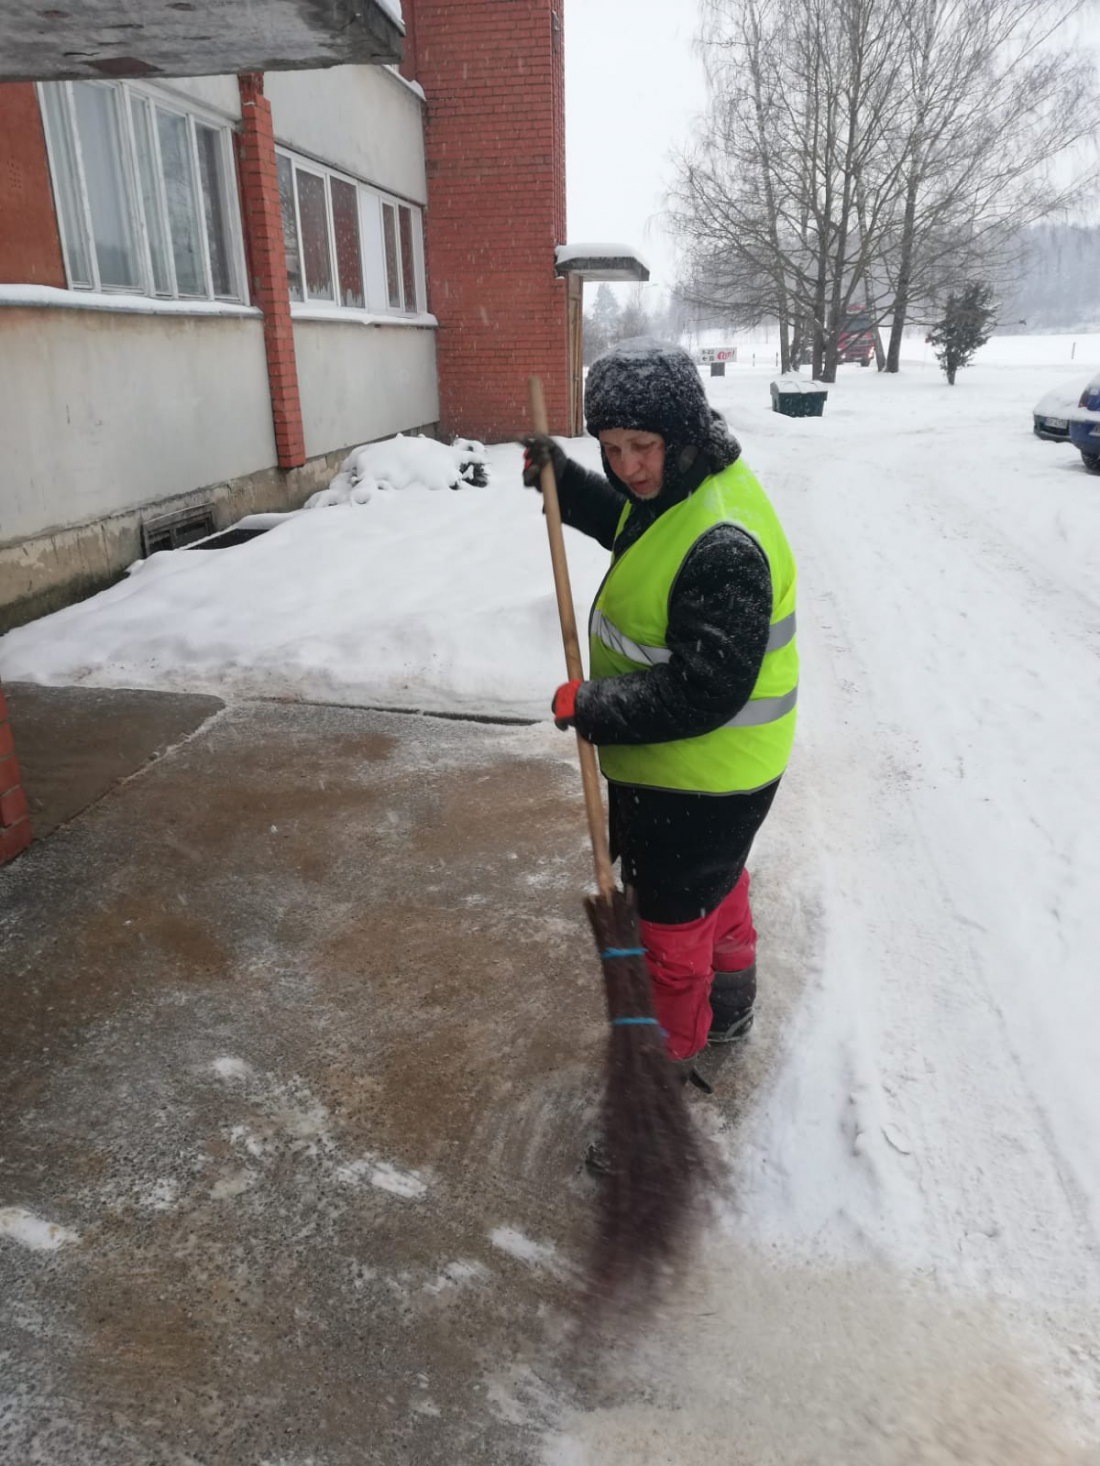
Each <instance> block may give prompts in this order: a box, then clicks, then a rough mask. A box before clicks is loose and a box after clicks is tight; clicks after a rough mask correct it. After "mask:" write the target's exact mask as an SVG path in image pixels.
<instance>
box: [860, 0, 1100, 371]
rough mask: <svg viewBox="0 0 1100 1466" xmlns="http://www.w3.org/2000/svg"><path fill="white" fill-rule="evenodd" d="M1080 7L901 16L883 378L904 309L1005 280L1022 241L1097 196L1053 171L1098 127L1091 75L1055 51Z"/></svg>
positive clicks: (922, 3) (985, 7) (1078, 180)
mask: <svg viewBox="0 0 1100 1466" xmlns="http://www.w3.org/2000/svg"><path fill="white" fill-rule="evenodd" d="M1082 3H1083V0H911V3H910V4H909V5H907V6H906V8H905V13H904V36H905V48H904V62H905V76H904V88H903V90H902V94H901V96H900V98H899V102H900V107H899V111H900V112H901V113H902V114H903V115H904V116H905V118H906V136H905V141H904V193H903V200H902V207H901V211H900V218H899V222H898V228H897V230H896V235H895V238H894V239H893V241H892V242H891V248H890V249H889V250H888V251H885V252H884V253H885V254H886V255H887V257H888V258H889V262H890V266H891V270H890V273H891V274H892V276H893V283H894V298H893V302H892V306H891V313H890V328H891V329H890V345H889V350H888V352H887V364H886V369H887V371H891V372H896V371H897V370H898V364H899V360H900V352H901V340H902V333H903V330H904V327H905V322H906V319H907V317H908V315H909V313H910V309H911V307H912V306H913V305H914V304H926V305H927V304H931V303H932V302H934V301H935V300H936V299H942V298H943V296H944V294H945V293H946V292H949V291H950V290H951V289H952V288H954V287H955V286H956V285H957V284H958V283H959V282H960V281H962V280H965V279H966V278H967V277H968V276H971V275H974V274H981V275H983V276H985V278H987V279H1001V280H1004V279H1005V278H1006V277H1009V276H1011V274H1012V273H1013V271H1014V270H1015V269H1016V268H1017V267H1018V264H1019V249H1018V241H1019V238H1020V230H1021V229H1022V228H1023V227H1024V226H1025V225H1027V224H1030V223H1033V222H1035V221H1036V220H1038V219H1042V218H1047V217H1049V216H1050V215H1052V214H1055V213H1057V212H1058V211H1060V210H1062V209H1064V208H1065V207H1066V206H1067V204H1068V203H1069V202H1070V201H1072V200H1074V199H1079V198H1080V197H1081V196H1082V194H1083V193H1084V192H1085V191H1087V190H1089V189H1092V188H1094V187H1095V185H1096V181H1097V175H1096V170H1095V167H1094V168H1092V169H1091V170H1089V173H1088V175H1086V176H1085V177H1083V178H1082V177H1073V178H1071V177H1063V178H1062V180H1061V182H1059V181H1058V180H1057V179H1056V177H1055V175H1054V174H1053V172H1052V169H1051V164H1052V163H1053V162H1054V160H1055V159H1057V158H1058V157H1059V156H1060V155H1061V154H1063V153H1065V151H1066V150H1067V149H1069V148H1071V147H1072V146H1073V145H1074V144H1075V143H1077V142H1080V141H1081V140H1082V139H1085V138H1091V137H1094V136H1095V135H1096V132H1097V128H1098V126H1100V109H1098V105H1097V93H1096V78H1095V72H1094V68H1093V66H1092V65H1091V63H1090V62H1089V61H1088V60H1087V59H1086V58H1084V57H1082V56H1079V55H1074V54H1073V53H1071V52H1070V51H1069V50H1067V49H1066V48H1065V47H1058V46H1057V45H1056V44H1055V41H1056V38H1057V37H1058V36H1059V35H1060V34H1063V33H1064V28H1065V25H1066V22H1067V21H1068V19H1069V18H1070V17H1071V16H1072V15H1073V14H1075V13H1076V12H1077V11H1078V10H1080V9H1081V8H1082Z"/></svg>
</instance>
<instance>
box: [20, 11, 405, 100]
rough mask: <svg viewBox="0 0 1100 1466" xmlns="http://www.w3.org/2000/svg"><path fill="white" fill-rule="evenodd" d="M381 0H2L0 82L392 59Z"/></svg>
mask: <svg viewBox="0 0 1100 1466" xmlns="http://www.w3.org/2000/svg"><path fill="white" fill-rule="evenodd" d="M399 13H400V12H399V11H398V10H397V8H396V4H393V3H391V0H2V3H0V81H63V80H66V79H68V78H78V77H95V78H99V79H101V80H102V78H103V77H118V76H216V75H222V74H227V73H232V72H241V71H286V70H293V69H298V68H303V67H319V66H344V65H349V64H355V65H363V64H371V63H375V64H377V63H382V62H397V61H400V60H401V48H402V38H403V36H404V27H403V26H402V24H401V21H400V19H399V18H398V17H399Z"/></svg>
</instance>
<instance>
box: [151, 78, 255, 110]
mask: <svg viewBox="0 0 1100 1466" xmlns="http://www.w3.org/2000/svg"><path fill="white" fill-rule="evenodd" d="M157 87H158V90H162V91H165V92H174V93H176V95H177V96H180V97H187V98H190V100H191V101H193V102H198V103H199V104H200V106H203V107H209V108H210V109H211V111H213V112H219V113H221V115H222V116H223V117H227V118H233V119H234V121H240V116H241V89H240V87H239V86H238V84H237V78H236V77H235V76H173V77H165V78H164V79H163V80H161V79H160V78H158V80H157Z"/></svg>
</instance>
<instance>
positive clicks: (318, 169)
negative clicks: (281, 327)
mask: <svg viewBox="0 0 1100 1466" xmlns="http://www.w3.org/2000/svg"><path fill="white" fill-rule="evenodd" d="M275 153H276V156H277V157H283V158H285V159H286V160H287V162H288V163H289V164H290V167H291V173H292V180H293V185H294V187H293V199H294V222H295V229H296V233H297V237H298V269H299V276H300V278H301V282H302V299H301V300H300V301H299V300H291V302H290V309H291V314H292V315H293V314H294V313H295V312H297V313H299V314H301V312H303V311H308V312H309V313H310V314H313V313H315V312H316V313H321V312H324V311H333V312H337V311H340V312H345V313H346V312H348V311H354V312H356V313H357V314H360V315H363V316H382V315H384V316H392V318H393V319H394V321H402V320H408V319H409V318H410V317H411V316H418V315H424V314H426V313H427V309H428V306H427V282H426V279H425V270H424V207H423V205H422V204H418V203H415V202H413V200H411V199H406V198H401V197H400V196H399V195H397V194H391V193H387V192H385V191H384V190H383V189H380V188H377V187H376V186H375V185H374V184H372V183H367V182H365V181H364V180H363V179H361V178H356V177H355V175H354V174H351V173H346V172H344V170H343V169H341V168H334V167H332V166H331V165H330V164H328V163H322V162H319V161H318V159H316V158H313V157H310V156H309V155H308V154H306V153H300V152H297V151H296V150H295V149H294V148H291V147H287V146H286V145H285V144H283V143H276V144H275ZM299 169H301V170H302V171H303V172H305V173H311V174H313V175H314V176H315V177H316V176H318V175H320V176H322V177H323V178H324V180H325V219H326V227H327V230H328V241H327V242H328V257H329V267H330V269H331V271H332V282H333V299H332V300H327V299H325V298H324V297H321V296H316V297H311V296H310V294H309V285H308V282H307V281H306V278H305V259H304V242H303V239H302V211H301V204H300V202H299V198H298V170H299ZM333 179H336V180H337V181H338V182H340V183H346V184H350V185H351V187H352V188H354V189H355V191H356V203H357V206H358V207H357V211H356V225H357V229H358V234H359V278H360V282H361V284H362V289H363V304H362V305H361V306H355V305H344V304H343V301H342V295H343V283H342V281H341V278H340V265H339V258H338V255H339V251H338V249H337V245H336V221H335V217H334V211H333V204H332V180H333ZM368 201H369V203H370V206H371V207H372V208H374V209H376V210H377V211H378V229H379V238H380V239H381V242H382V250H383V258H382V270H383V275H384V274H385V231H384V228H383V223H382V205H383V204H388V205H389V206H390V207H391V208H392V209H393V210H394V217H395V223H396V236H397V270H398V284H399V288H400V292H401V299H402V304H401V306H400V307H397V306H391V305H389V304H388V300H387V303H386V304H381V303H377V304H376V303H372V300H371V284H370V282H371V270H370V263H371V262H370V259H369V257H368V253H367V250H368V232H369V231H368V229H367V228H366V227H365V225H366V224H367V223H368V221H367V220H366V219H365V218H364V209H365V208H366V207H367V204H368ZM400 209H408V211H409V213H410V215H411V223H412V231H411V232H412V255H413V260H412V275H413V285H414V289H415V291H416V301H415V303H414V305H413V307H412V309H410V308H409V306H408V303H407V302H406V300H405V285H404V274H403V269H402V246H401V223H400V215H399V213H398V212H397V211H398V210H400Z"/></svg>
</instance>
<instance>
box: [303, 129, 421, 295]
mask: <svg viewBox="0 0 1100 1466" xmlns="http://www.w3.org/2000/svg"><path fill="white" fill-rule="evenodd" d="M276 164H277V170H278V181H279V204H280V207H281V210H282V218H283V244H284V247H285V249H286V271H287V281H288V285H289V292H290V298H291V300H292V301H296V302H299V303H309V304H311V305H312V304H320V305H341V306H350V307H352V308H353V309H356V310H362V309H364V308H366V309H370V310H372V311H376V312H379V313H402V314H411V315H415V314H416V313H418V312H419V311H422V310H423V309H424V286H423V265H422V257H423V248H422V244H421V239H422V234H421V230H422V227H423V225H422V220H421V214H420V210H419V209H417V208H414V207H413V206H412V205H409V204H401V203H398V202H397V201H396V200H391V199H384V198H383V197H382V196H381V195H380V194H377V193H375V192H374V190H373V189H370V188H368V187H366V185H365V184H361V183H356V182H355V181H354V180H353V179H350V178H344V177H341V175H340V174H338V173H334V172H332V171H330V170H329V169H326V168H324V167H322V166H321V165H319V164H316V163H308V162H306V161H305V160H304V159H300V158H297V157H295V156H294V155H293V154H291V153H287V152H284V151H283V150H282V149H280V150H279V151H278V152H277V154H276Z"/></svg>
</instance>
